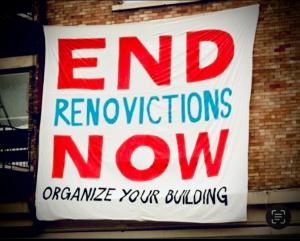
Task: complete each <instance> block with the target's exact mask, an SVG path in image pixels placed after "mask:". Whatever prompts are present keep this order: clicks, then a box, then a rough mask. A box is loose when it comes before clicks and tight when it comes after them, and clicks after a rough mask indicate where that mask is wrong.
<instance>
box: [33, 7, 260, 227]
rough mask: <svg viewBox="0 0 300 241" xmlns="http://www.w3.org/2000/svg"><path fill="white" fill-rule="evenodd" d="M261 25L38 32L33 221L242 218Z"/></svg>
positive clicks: (164, 23)
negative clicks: (41, 57)
mask: <svg viewBox="0 0 300 241" xmlns="http://www.w3.org/2000/svg"><path fill="white" fill-rule="evenodd" d="M257 19H258V5H252V6H247V7H242V8H237V9H230V10H225V11H220V12H213V13H207V14H197V15H191V16H185V17H178V18H169V19H162V20H155V21H146V22H139V23H125V24H114V25H94V26H69V27H66V26H45V27H44V31H45V39H46V60H45V78H44V87H43V103H42V116H41V125H40V139H39V165H38V178H37V190H36V208H37V218H38V219H39V220H58V219H89V220H91V219H113V220H155V221H180V222H196V223H222V222H234V221H245V220H246V218H247V217H246V209H247V192H248V134H249V133H248V131H249V101H250V92H251V82H252V52H253V44H254V37H255V30H256V24H257Z"/></svg>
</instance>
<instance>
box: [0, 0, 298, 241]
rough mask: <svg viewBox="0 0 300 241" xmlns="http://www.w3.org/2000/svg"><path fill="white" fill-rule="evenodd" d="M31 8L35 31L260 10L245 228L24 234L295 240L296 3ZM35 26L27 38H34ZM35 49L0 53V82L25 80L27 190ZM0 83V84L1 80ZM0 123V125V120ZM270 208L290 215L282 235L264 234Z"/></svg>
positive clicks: (40, 58) (38, 67)
mask: <svg viewBox="0 0 300 241" xmlns="http://www.w3.org/2000/svg"><path fill="white" fill-rule="evenodd" d="M32 3H33V6H34V9H35V10H34V11H33V16H32V18H33V22H34V23H36V24H37V26H39V27H41V26H42V25H63V26H75V25H98V24H106V25H111V24H118V23H131V22H142V21H151V20H156V19H166V18H172V17H179V16H188V15H193V14H199V13H208V12H214V11H220V10H225V9H231V8H237V7H242V6H247V5H251V4H259V6H260V10H259V19H258V24H257V30H256V35H255V44H254V54H253V80H252V93H251V102H250V131H249V166H248V170H249V172H248V173H249V195H248V221H247V222H246V223H235V224H223V225H195V224H182V223H156V222H142V223H139V222H124V221H123V222H113V221H97V222H95V221H94V222H83V221H58V222H42V223H39V222H35V221H34V218H33V219H32V218H31V216H30V218H29V219H30V220H32V223H30V225H28V228H30V227H31V228H32V227H34V230H35V231H36V235H40V236H45V237H56V236H58V237H207V236H209V237H214V236H243V235H245V236H247V235H253V232H255V235H273V234H276V235H277V234H287V235H293V234H300V231H299V225H300V217H299V212H300V211H299V206H298V204H299V202H300V195H299V194H300V189H299V187H300V179H299V176H300V105H299V98H300V66H299V63H300V50H299V44H300V29H299V19H300V4H299V2H298V1H292V0H290V1H280V0H244V1H237V0H224V1H201V0H198V1H197V0H191V1H113V0H112V1H104V0H103V1H100V0H86V1H83V0H82V1H78V0H74V1H69V0H68V1H67V0H66V1H65V0H47V1H33V2H32ZM10 24H11V23H10ZM39 27H37V30H35V33H40V31H41V30H40V29H41V28H39ZM34 36H36V38H37V39H38V40H39V41H38V42H39V43H43V37H42V34H41V33H40V34H36V35H34ZM40 45H41V44H36V46H38V47H36V48H35V49H34V50H29V51H28V52H24V53H22V52H20V51H19V52H17V53H11V52H9V51H8V53H6V54H2V55H1V57H2V58H1V59H0V63H1V65H0V66H1V72H0V73H1V74H2V75H3V79H4V78H8V77H7V75H8V74H16V73H24V72H26V73H27V72H28V73H29V76H31V77H28V93H27V94H28V97H26V98H27V101H28V107H24V108H27V109H28V126H27V128H26V129H28V133H29V143H28V153H29V154H28V157H29V158H28V160H29V161H30V166H31V169H30V168H29V169H30V170H31V171H30V173H32V176H33V183H32V182H30V183H31V184H28V185H33V186H34V180H35V178H34V177H35V176H36V175H35V174H36V171H37V166H38V163H39V162H40V161H42V160H38V133H39V120H40V110H41V98H42V97H41V96H42V95H41V94H42V86H43V67H44V49H43V45H42V46H40ZM22 70H24V71H22ZM24 78H27V77H24ZM0 81H2V82H4V81H3V80H1V76H0ZM0 84H1V83H0ZM16 85H18V84H16ZM0 86H1V85H0ZM22 91H23V92H24V90H23V89H20V91H19V92H18V93H17V94H20V95H21V92H22ZM2 93H3V91H2ZM3 94H5V93H3ZM1 95H2V94H1ZM5 101H6V100H3V102H5ZM8 112H9V110H8ZM16 116H17V114H16ZM1 117H2V119H5V115H4V114H3V116H1ZM3 125H4V124H3ZM17 127H19V126H17ZM1 141H3V140H1ZM32 189H33V191H29V193H31V194H28V195H27V196H26V195H25V196H26V198H25V200H24V199H23V200H22V201H23V204H24V203H28V204H29V209H28V208H27V204H26V205H25V204H24V205H25V206H24V205H23V204H22V205H23V206H22V207H24V208H23V209H22V208H21V209H22V210H23V211H20V212H24V213H26V212H31V213H34V198H33V196H34V188H32ZM30 190H31V189H30ZM8 201H9V200H4V202H3V205H5V204H6V205H12V204H11V203H9V204H8ZM14 201H15V200H14ZM275 203H281V204H283V205H285V206H287V207H288V208H289V209H290V210H291V214H292V218H291V225H289V226H288V227H286V228H284V229H282V230H276V229H273V228H271V227H270V226H269V225H268V224H267V222H266V219H265V214H266V210H267V209H268V207H269V206H270V205H272V204H275ZM1 205H2V204H1ZM20 205H21V204H20ZM3 207H5V206H3ZM12 209H13V208H12ZM33 216H34V214H33ZM3 222H4V221H3ZM3 226H4V227H6V226H5V225H3ZM12 227H13V226H12ZM6 230H11V229H6ZM12 230H13V229H12ZM253 230H255V231H253ZM79 231H80V232H79ZM103 231H105V232H103ZM124 231H125V232H124ZM9 232H10V231H7V233H9ZM29 233H30V232H29ZM32 233H34V232H32ZM32 233H31V234H32Z"/></svg>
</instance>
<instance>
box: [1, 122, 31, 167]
mask: <svg viewBox="0 0 300 241" xmlns="http://www.w3.org/2000/svg"><path fill="white" fill-rule="evenodd" d="M30 167H31V165H30V158H29V132H28V130H27V129H18V128H14V127H11V126H0V168H5V169H14V170H19V171H30V170H31V168H30Z"/></svg>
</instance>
